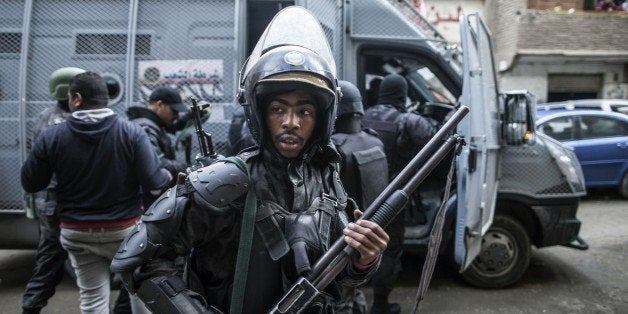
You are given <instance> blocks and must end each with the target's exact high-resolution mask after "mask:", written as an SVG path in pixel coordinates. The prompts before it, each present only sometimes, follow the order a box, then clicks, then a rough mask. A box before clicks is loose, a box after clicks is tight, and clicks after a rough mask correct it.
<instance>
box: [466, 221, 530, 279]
mask: <svg viewBox="0 0 628 314" xmlns="http://www.w3.org/2000/svg"><path fill="white" fill-rule="evenodd" d="M531 255H532V247H531V244H530V237H529V236H528V233H527V231H526V229H525V228H524V227H523V226H522V225H521V224H520V223H519V222H518V221H517V220H516V219H514V218H512V217H510V216H503V215H498V216H495V219H494V220H493V224H492V225H491V227H490V228H489V230H488V232H486V234H485V235H484V237H483V238H482V249H481V250H480V254H478V256H477V257H476V258H475V260H474V261H473V262H472V263H471V265H469V267H468V268H467V269H466V270H465V271H464V272H463V273H462V278H463V280H464V281H466V282H467V283H468V284H470V285H472V286H476V287H480V288H504V287H507V286H510V285H512V284H514V283H516V282H517V281H519V279H521V277H522V276H523V274H524V273H525V272H526V270H527V269H528V265H530V257H531Z"/></svg>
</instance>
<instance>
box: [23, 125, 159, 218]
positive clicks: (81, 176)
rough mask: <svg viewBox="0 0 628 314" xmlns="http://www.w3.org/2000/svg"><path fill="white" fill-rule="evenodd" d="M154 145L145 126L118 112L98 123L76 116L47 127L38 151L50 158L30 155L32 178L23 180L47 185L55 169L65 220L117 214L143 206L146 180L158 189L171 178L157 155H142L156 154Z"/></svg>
mask: <svg viewBox="0 0 628 314" xmlns="http://www.w3.org/2000/svg"><path fill="white" fill-rule="evenodd" d="M86 119H87V118H86ZM151 149H152V147H151V146H150V144H149V143H148V139H147V137H146V135H145V134H144V131H143V130H142V129H141V128H139V127H137V126H135V125H133V124H131V123H129V122H127V121H124V120H121V119H119V118H118V117H117V116H116V115H115V114H112V115H109V116H107V117H106V118H104V119H102V120H100V121H99V122H97V123H94V122H87V121H86V120H81V119H77V118H75V117H71V118H70V119H68V121H66V122H64V123H61V124H59V125H56V126H53V127H51V128H49V129H48V130H46V131H45V132H44V133H43V134H42V136H41V137H40V139H38V141H37V142H36V143H35V146H34V147H33V153H34V154H35V156H38V157H40V158H45V159H46V160H50V163H49V164H38V165H35V164H33V163H32V162H31V163H29V162H28V161H27V163H26V164H25V166H24V168H23V178H24V177H27V178H31V179H30V180H26V181H24V180H23V184H24V188H25V189H26V190H27V191H32V190H39V189H41V188H42V186H44V183H45V182H47V181H48V180H49V179H50V177H49V176H50V174H52V173H53V172H54V173H55V174H56V176H57V179H58V188H57V202H58V206H59V208H60V209H61V211H60V217H61V219H62V220H64V219H67V220H77V219H78V217H77V215H80V216H81V217H82V218H81V219H83V220H109V219H112V218H113V219H115V218H116V217H115V215H114V214H113V213H114V212H116V210H117V209H119V210H122V211H126V210H128V209H130V208H138V207H139V198H138V197H139V191H138V190H139V186H140V185H144V186H147V187H150V188H153V189H154V188H155V187H162V186H164V185H165V183H166V182H167V180H163V179H164V177H163V176H160V174H159V173H158V172H159V171H160V168H159V167H158V161H157V160H156V158H155V159H152V158H148V159H147V160H146V159H145V160H138V158H141V157H145V156H154V153H153V155H151V154H150V150H151ZM155 157H156V156H155ZM44 187H45V186H44ZM86 210H87V212H85V211H86ZM119 214H120V215H122V217H117V218H123V216H126V214H122V213H119ZM127 218H128V217H127Z"/></svg>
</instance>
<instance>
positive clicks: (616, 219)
mask: <svg viewBox="0 0 628 314" xmlns="http://www.w3.org/2000/svg"><path fill="white" fill-rule="evenodd" d="M578 218H579V219H580V220H581V221H582V222H583V224H582V229H581V232H580V235H581V236H582V237H583V238H584V239H585V240H586V241H587V242H588V243H589V246H590V248H589V250H588V251H577V250H574V249H569V248H565V247H549V248H543V249H535V250H533V255H532V261H531V265H530V268H529V269H528V271H527V273H526V274H525V275H524V277H523V279H522V280H521V281H520V282H519V283H518V284H516V285H515V286H513V287H511V288H508V289H501V290H486V289H477V288H473V287H470V286H468V285H466V284H465V283H464V282H462V281H461V280H459V279H458V277H457V276H456V273H455V272H454V271H453V270H452V269H451V268H449V267H448V265H447V264H446V263H445V262H442V261H441V260H439V262H438V263H437V266H436V270H435V273H434V276H433V278H432V282H431V284H430V289H429V290H428V292H427V295H426V297H425V299H424V300H423V302H421V304H420V307H419V310H420V312H421V313H628V200H624V199H620V198H619V197H618V196H615V195H608V194H606V195H605V194H594V195H592V196H589V197H587V198H585V199H584V200H583V202H582V203H581V206H580V210H579V212H578ZM34 259H35V252H34V251H32V250H22V251H19V250H0V279H1V282H0V313H20V312H21V300H22V291H23V289H24V285H25V284H26V281H27V280H28V278H29V276H30V271H31V270H32V267H33V265H34ZM418 259H420V257H419V256H412V255H406V256H404V259H403V261H404V271H403V273H402V275H401V278H400V280H399V283H398V288H396V289H395V291H394V292H393V295H392V296H391V301H394V302H399V303H401V305H402V313H410V312H411V310H412V308H413V305H414V298H415V295H416V286H417V283H418V281H419V274H420V272H419V267H420V266H421V265H420V262H417V260H418ZM365 292H366V294H367V298H369V299H370V290H369V289H365ZM115 296H116V294H115V293H114V294H113V295H112V300H113V299H114V298H115ZM79 312H80V311H79V302H78V289H77V288H76V287H75V286H74V284H73V283H72V282H71V280H70V279H69V278H67V277H66V278H65V279H64V280H63V282H62V283H61V285H59V286H58V287H57V293H56V295H55V296H54V297H53V298H52V299H50V302H49V305H48V306H47V307H46V308H44V310H43V311H42V313H44V314H45V313H79Z"/></svg>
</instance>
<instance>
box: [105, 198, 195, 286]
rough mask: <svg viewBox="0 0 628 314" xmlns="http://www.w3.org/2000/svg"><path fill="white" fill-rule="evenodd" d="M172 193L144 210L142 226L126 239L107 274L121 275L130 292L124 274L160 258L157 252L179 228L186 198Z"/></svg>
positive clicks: (137, 226) (139, 225)
mask: <svg viewBox="0 0 628 314" xmlns="http://www.w3.org/2000/svg"><path fill="white" fill-rule="evenodd" d="M176 190H177V189H176V188H171V189H169V190H168V191H166V192H165V193H164V194H162V195H161V196H160V197H159V198H158V199H157V200H156V201H155V202H154V203H153V205H151V207H149V208H148V210H147V211H146V213H144V215H143V216H142V222H141V223H139V224H137V225H136V226H135V228H134V229H133V230H132V231H131V232H130V233H129V234H128V235H127V236H126V238H125V239H124V240H123V241H122V244H121V245H120V248H119V249H118V252H117V253H116V255H115V256H114V257H113V260H112V262H111V271H112V272H115V273H122V274H123V278H126V279H127V280H125V283H126V284H127V285H129V286H130V287H129V290H130V291H134V287H132V284H130V283H129V282H128V281H129V279H130V278H129V277H128V276H125V275H124V274H127V275H128V274H131V273H133V272H134V270H135V269H136V268H138V267H140V266H141V265H143V264H145V263H146V262H148V261H149V260H151V259H152V258H153V257H155V256H158V255H160V250H162V249H163V248H165V247H166V246H165V245H164V244H167V243H169V242H170V241H171V239H173V238H174V237H175V235H176V234H177V232H178V231H179V228H180V227H181V221H182V220H183V214H184V212H185V209H186V205H187V203H188V198H187V197H186V196H177V194H176Z"/></svg>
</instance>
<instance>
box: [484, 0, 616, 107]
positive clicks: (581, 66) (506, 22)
mask: <svg viewBox="0 0 628 314" xmlns="http://www.w3.org/2000/svg"><path fill="white" fill-rule="evenodd" d="M557 4H559V6H557ZM585 5H586V2H585V1H579V0H573V1H567V0H564V1H545V0H487V1H485V10H484V12H485V17H486V20H487V24H488V26H489V28H490V29H491V30H492V32H493V42H494V48H495V49H494V56H495V63H496V64H495V66H496V69H497V70H498V84H499V88H500V90H502V91H503V90H510V89H528V90H530V91H531V92H533V93H534V94H535V95H536V96H537V97H538V99H539V100H540V101H545V100H546V99H547V96H548V93H549V92H551V91H549V90H548V77H549V76H550V75H554V74H566V75H572V76H577V75H578V74H582V75H583V76H584V75H591V74H597V75H601V76H602V80H603V83H602V86H601V87H599V90H598V91H597V94H598V97H599V98H611V97H613V98H628V84H627V83H628V77H627V76H628V75H627V74H626V73H627V72H628V70H627V69H628V40H626V39H627V38H628V14H621V13H617V12H596V11H583V10H582V9H583V8H584V6H585ZM569 9H574V10H569ZM577 88H578V87H574V89H577ZM574 91H575V90H574Z"/></svg>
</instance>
